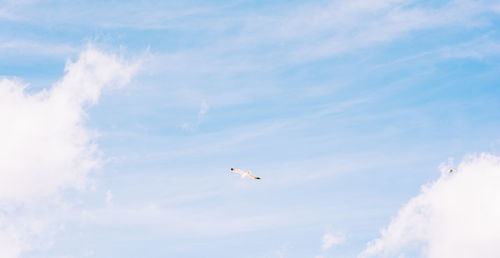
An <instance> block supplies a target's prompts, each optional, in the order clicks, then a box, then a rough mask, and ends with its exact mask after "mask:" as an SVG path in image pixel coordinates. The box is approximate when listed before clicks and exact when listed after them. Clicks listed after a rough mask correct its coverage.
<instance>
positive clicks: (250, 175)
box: [248, 171, 260, 179]
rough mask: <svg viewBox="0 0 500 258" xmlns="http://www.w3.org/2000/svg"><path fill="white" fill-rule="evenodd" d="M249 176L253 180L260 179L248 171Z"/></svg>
mask: <svg viewBox="0 0 500 258" xmlns="http://www.w3.org/2000/svg"><path fill="white" fill-rule="evenodd" d="M248 176H249V177H251V178H253V179H260V177H258V176H254V175H252V173H250V171H248Z"/></svg>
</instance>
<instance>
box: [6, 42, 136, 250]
mask: <svg viewBox="0 0 500 258" xmlns="http://www.w3.org/2000/svg"><path fill="white" fill-rule="evenodd" d="M136 68H137V66H136V65H133V64H132V65H131V64H127V63H126V62H124V61H122V60H121V59H120V58H118V57H116V56H113V55H107V54H104V53H102V52H100V51H98V50H95V49H92V48H89V49H87V50H86V51H84V52H82V53H81V54H80V56H79V58H78V60H77V61H76V62H71V61H68V62H67V64H66V67H65V75H64V77H63V78H62V79H61V80H60V81H58V82H56V83H55V84H54V85H53V86H52V88H50V89H47V90H42V91H40V92H37V93H34V94H29V93H27V92H26V87H27V85H26V84H24V83H23V82H21V81H20V80H17V79H6V78H4V79H1V80H0V119H1V124H2V126H1V127H0V142H1V143H2V144H1V145H0V212H1V215H0V242H1V243H2V244H1V245H0V256H1V257H17V256H19V255H20V253H21V252H22V251H23V250H26V249H30V248H31V247H33V246H34V244H33V242H34V241H31V238H33V237H36V236H41V235H46V234H45V233H44V230H45V228H46V227H47V224H50V221H49V220H50V219H49V220H47V218H51V217H54V216H51V215H53V213H52V212H50V211H48V210H47V207H49V206H50V207H51V208H54V206H57V207H59V208H61V209H64V207H62V206H64V205H63V204H61V203H56V202H57V201H56V200H58V199H59V197H60V196H61V193H62V192H63V191H65V190H69V189H76V190H82V189H85V187H86V186H87V185H88V180H87V176H88V173H89V172H90V171H92V170H93V169H95V168H97V167H99V166H100V160H99V155H98V151H97V146H96V144H95V133H94V132H93V131H92V130H89V129H87V128H86V127H85V123H84V122H85V119H86V113H85V108H87V107H88V106H90V105H92V104H94V103H96V102H97V100H98V99H99V96H100V94H101V92H102V90H103V88H104V87H108V86H118V87H119V86H122V85H124V84H126V83H127V82H129V80H130V79H131V76H132V75H133V74H134V72H135V70H136Z"/></svg>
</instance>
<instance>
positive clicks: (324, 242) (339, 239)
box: [321, 232, 345, 252]
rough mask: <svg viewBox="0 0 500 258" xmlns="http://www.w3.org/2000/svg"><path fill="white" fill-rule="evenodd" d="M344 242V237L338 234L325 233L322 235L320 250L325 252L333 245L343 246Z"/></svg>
mask: <svg viewBox="0 0 500 258" xmlns="http://www.w3.org/2000/svg"><path fill="white" fill-rule="evenodd" d="M344 242H345V236H344V235H343V234H340V233H332V232H327V233H325V234H324V235H323V238H322V239H321V250H323V252H324V251H326V250H328V249H330V248H332V246H334V245H339V244H343V243H344Z"/></svg>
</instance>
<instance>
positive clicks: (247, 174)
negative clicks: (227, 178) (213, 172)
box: [231, 168, 260, 179]
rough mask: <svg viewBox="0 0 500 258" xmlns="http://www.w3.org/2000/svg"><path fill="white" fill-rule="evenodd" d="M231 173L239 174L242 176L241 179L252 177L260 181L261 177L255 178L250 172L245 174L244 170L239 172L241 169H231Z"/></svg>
mask: <svg viewBox="0 0 500 258" xmlns="http://www.w3.org/2000/svg"><path fill="white" fill-rule="evenodd" d="M231 171H233V172H235V173H238V174H240V175H241V178H244V177H251V178H253V179H260V177H257V176H254V175H252V174H251V173H250V170H249V171H248V172H245V171H243V170H239V169H235V168H231Z"/></svg>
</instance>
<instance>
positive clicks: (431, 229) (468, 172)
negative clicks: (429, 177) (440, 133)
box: [360, 154, 500, 258]
mask: <svg viewBox="0 0 500 258" xmlns="http://www.w3.org/2000/svg"><path fill="white" fill-rule="evenodd" d="M499 218H500V157H498V156H494V155H491V154H481V155H479V156H470V157H467V158H466V159H465V160H464V161H463V162H462V163H461V164H460V165H459V166H458V168H457V169H456V171H455V172H453V173H452V174H449V173H448V172H447V171H446V169H442V175H441V177H440V178H439V179H438V180H437V181H435V182H433V183H431V184H428V185H425V186H423V187H422V192H421V193H420V194H419V195H418V196H416V197H414V198H413V199H411V200H410V201H409V202H408V203H407V204H406V205H405V206H404V207H403V208H402V209H400V211H399V212H398V215H397V216H396V217H395V218H393V219H392V221H391V223H390V224H389V226H388V227H387V228H385V229H383V230H382V232H381V234H382V236H381V237H380V238H379V239H376V240H374V241H372V242H370V243H369V244H368V246H367V248H366V249H365V250H364V251H363V253H361V255H360V257H380V256H382V257H386V256H389V257H396V256H397V255H404V253H405V252H406V253H407V254H409V253H408V252H410V254H415V253H420V255H424V256H425V257H430V258H434V257H435V258H438V257H455V258H460V257H464V258H465V257H485V258H487V257H498V256H499V254H500V246H499V245H498V243H500V220H499Z"/></svg>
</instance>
